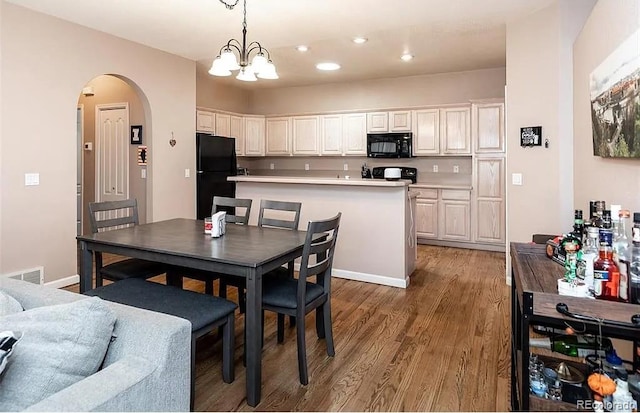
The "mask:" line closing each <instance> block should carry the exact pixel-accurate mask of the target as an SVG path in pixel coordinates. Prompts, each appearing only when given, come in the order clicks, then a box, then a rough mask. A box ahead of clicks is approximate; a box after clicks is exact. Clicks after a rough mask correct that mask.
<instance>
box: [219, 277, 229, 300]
mask: <svg viewBox="0 0 640 413" xmlns="http://www.w3.org/2000/svg"><path fill="white" fill-rule="evenodd" d="M218 296H219V297H222V298H227V283H226V281H225V280H224V279H222V278H220V286H219V287H218Z"/></svg>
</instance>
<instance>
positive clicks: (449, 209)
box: [440, 189, 471, 241]
mask: <svg viewBox="0 0 640 413" xmlns="http://www.w3.org/2000/svg"><path fill="white" fill-rule="evenodd" d="M440 205H441V211H442V212H441V214H442V215H441V222H442V224H443V225H442V228H441V230H440V232H441V233H440V238H441V239H443V240H458V241H470V240H471V191H468V190H454V189H441V190H440Z"/></svg>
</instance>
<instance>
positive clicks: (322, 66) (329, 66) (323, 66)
mask: <svg viewBox="0 0 640 413" xmlns="http://www.w3.org/2000/svg"><path fill="white" fill-rule="evenodd" d="M316 68H317V69H318V70H338V69H340V65H339V64H337V63H333V62H324V63H318V64H317V65H316Z"/></svg>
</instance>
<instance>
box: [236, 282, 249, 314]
mask: <svg viewBox="0 0 640 413" xmlns="http://www.w3.org/2000/svg"><path fill="white" fill-rule="evenodd" d="M238 305H239V306H240V314H244V313H245V312H246V311H247V294H246V293H245V292H244V288H242V287H238Z"/></svg>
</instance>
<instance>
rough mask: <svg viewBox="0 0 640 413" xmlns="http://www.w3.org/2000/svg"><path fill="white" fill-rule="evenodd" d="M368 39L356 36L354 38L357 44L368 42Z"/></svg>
mask: <svg viewBox="0 0 640 413" xmlns="http://www.w3.org/2000/svg"><path fill="white" fill-rule="evenodd" d="M367 40H369V39H367V38H366V37H354V38H353V42H354V43H355V44H362V43H366V42H367Z"/></svg>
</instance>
